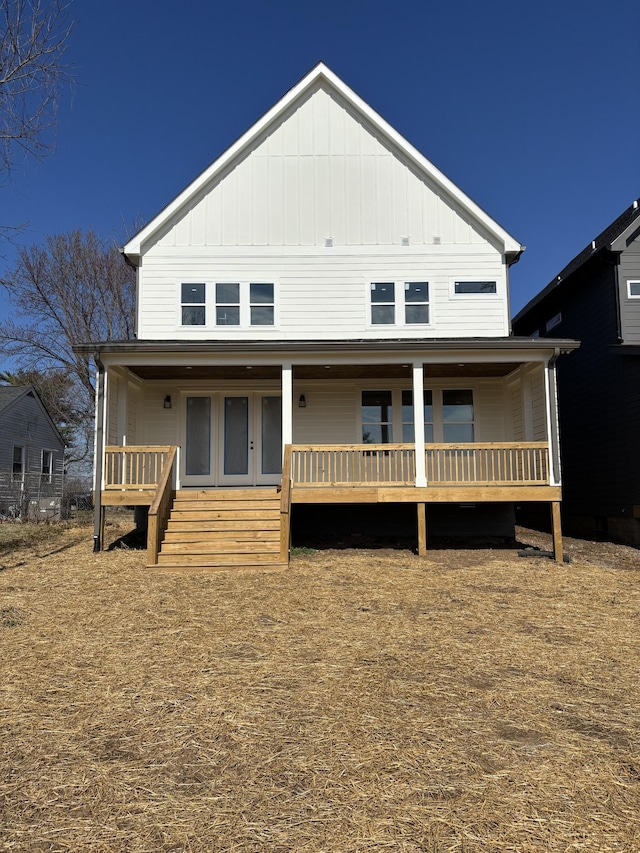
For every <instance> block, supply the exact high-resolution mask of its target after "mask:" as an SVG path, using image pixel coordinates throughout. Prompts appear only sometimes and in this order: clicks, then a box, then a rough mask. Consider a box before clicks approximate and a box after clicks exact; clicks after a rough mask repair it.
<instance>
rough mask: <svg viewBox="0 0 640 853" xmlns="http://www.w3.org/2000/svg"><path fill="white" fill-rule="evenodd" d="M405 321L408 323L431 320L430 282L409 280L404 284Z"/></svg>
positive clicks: (425, 322) (424, 323)
mask: <svg viewBox="0 0 640 853" xmlns="http://www.w3.org/2000/svg"><path fill="white" fill-rule="evenodd" d="M404 321H405V323H406V324H407V325H413V324H414V323H422V324H423V325H426V324H427V323H428V322H429V283H428V282H426V281H407V282H405V285H404Z"/></svg>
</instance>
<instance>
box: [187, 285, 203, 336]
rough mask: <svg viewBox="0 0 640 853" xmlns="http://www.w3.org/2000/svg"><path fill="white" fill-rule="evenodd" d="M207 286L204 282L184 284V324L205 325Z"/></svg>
mask: <svg viewBox="0 0 640 853" xmlns="http://www.w3.org/2000/svg"><path fill="white" fill-rule="evenodd" d="M204 298H205V286H204V284H183V285H182V325H183V326H204V324H205V301H204Z"/></svg>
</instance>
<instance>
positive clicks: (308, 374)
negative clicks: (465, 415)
mask: <svg viewBox="0 0 640 853" xmlns="http://www.w3.org/2000/svg"><path fill="white" fill-rule="evenodd" d="M518 366H519V363H518V362H481V363H463V362H461V363H459V364H433V363H428V364H425V365H424V375H425V378H432V379H437V378H444V379H446V378H450V377H460V378H462V377H470V378H481V377H487V378H493V377H500V376H507V375H508V374H509V373H511V372H512V371H514V370H515V369H516V368H517V367H518ZM129 370H130V371H131V373H133V374H135V375H136V376H138V377H139V378H140V379H145V380H147V379H148V380H151V379H157V380H165V381H169V380H175V381H181V380H185V381H186V380H190V379H193V380H217V379H220V380H222V379H226V380H229V379H231V380H240V379H251V380H279V379H280V377H281V368H280V366H279V365H255V366H242V365H240V366H238V365H235V366H234V365H228V366H220V365H194V366H193V367H186V366H182V365H175V364H165V365H155V364H154V365H152V364H145V365H140V364H137V365H129ZM293 376H294V379H299V380H307V379H372V378H375V379H406V380H410V379H411V365H408V364H407V365H403V364H332V365H327V366H325V365H294V367H293Z"/></svg>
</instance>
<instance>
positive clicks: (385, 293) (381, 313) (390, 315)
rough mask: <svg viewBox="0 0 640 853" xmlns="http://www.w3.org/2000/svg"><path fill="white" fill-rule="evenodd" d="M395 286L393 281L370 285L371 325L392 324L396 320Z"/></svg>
mask: <svg viewBox="0 0 640 853" xmlns="http://www.w3.org/2000/svg"><path fill="white" fill-rule="evenodd" d="M395 291H396V286H395V284H394V283H393V282H376V283H375V284H372V285H371V325H372V326H393V325H394V324H395V322H396V297H395Z"/></svg>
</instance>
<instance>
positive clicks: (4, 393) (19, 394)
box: [0, 385, 64, 447]
mask: <svg viewBox="0 0 640 853" xmlns="http://www.w3.org/2000/svg"><path fill="white" fill-rule="evenodd" d="M23 397H33V399H34V400H35V402H36V405H37V406H39V407H40V409H42V412H43V414H44V416H45V417H46V419H47V420H48V421H49V424H50V426H51V429H52V430H53V431H54V433H55V434H56V436H57V437H58V439H59V441H60V445H61V447H64V441H63V439H62V436H61V435H60V432H59V430H58V427H57V426H56V425H55V424H54V422H53V420H52V418H51V415H50V414H49V412H48V411H47V408H46V406H45V404H44V403H43V402H42V400H41V399H40V395H39V394H38V392H37V391H36V389H35V388H34V387H33V385H0V417H1V416H2V413H3V412H5V411H6V410H7V409H9V408H10V407H11V406H13V404H14V403H16V402H17V401H18V400H21V399H22V398H23Z"/></svg>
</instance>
